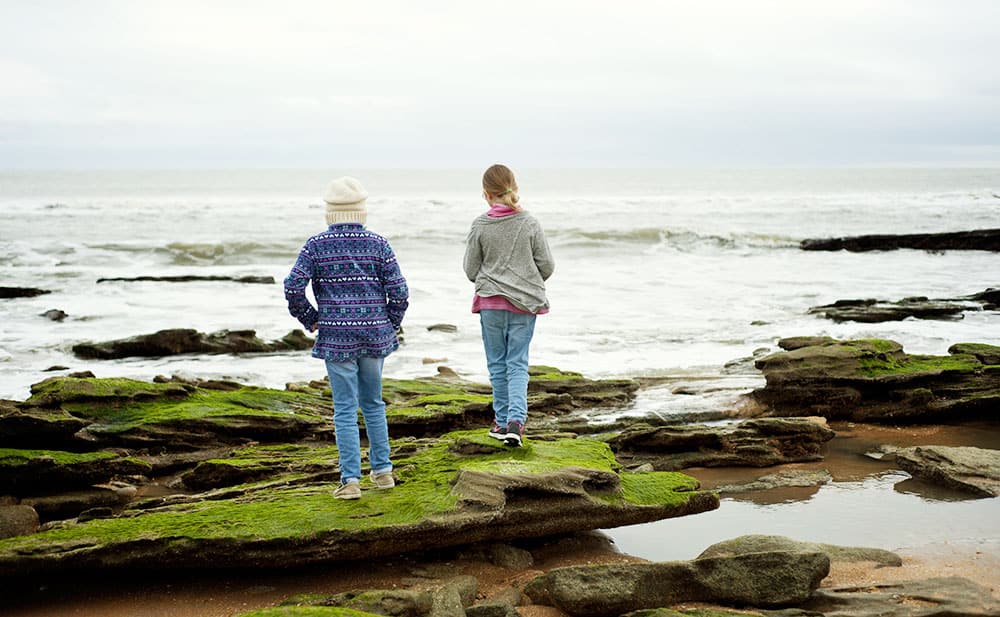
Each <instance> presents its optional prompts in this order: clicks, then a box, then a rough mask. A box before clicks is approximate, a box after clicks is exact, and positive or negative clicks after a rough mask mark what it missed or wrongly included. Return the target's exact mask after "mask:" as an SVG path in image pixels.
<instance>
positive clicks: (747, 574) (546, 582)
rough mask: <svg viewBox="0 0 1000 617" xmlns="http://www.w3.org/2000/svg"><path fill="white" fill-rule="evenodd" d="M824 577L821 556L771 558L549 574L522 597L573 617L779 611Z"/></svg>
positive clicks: (739, 557) (707, 559) (784, 554)
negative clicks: (698, 606) (720, 607)
mask: <svg viewBox="0 0 1000 617" xmlns="http://www.w3.org/2000/svg"><path fill="white" fill-rule="evenodd" d="M829 571H830V558H829V557H827V556H826V555H825V554H823V553H818V552H797V551H773V552H763V553H748V554H744V555H734V556H726V557H705V558H698V559H693V560H691V561H667V562H660V563H642V564H616V565H603V566H570V567H566V568H556V569H554V570H551V571H549V572H548V573H546V574H543V575H542V576H539V577H538V578H536V579H534V580H533V581H531V582H530V583H528V585H527V586H526V587H525V590H524V591H525V593H526V594H527V595H528V596H530V597H531V599H532V601H534V602H535V603H536V604H546V605H549V606H555V607H557V608H559V609H561V610H563V611H565V612H567V613H569V614H570V615H572V616H573V617H612V616H616V615H622V614H624V613H628V612H630V611H637V610H643V609H655V608H664V607H669V606H672V605H674V604H678V603H681V602H709V603H713V604H724V605H731V606H733V605H735V606H757V607H784V606H793V605H796V604H800V603H802V602H805V601H806V600H807V599H808V598H809V596H810V595H811V594H812V592H813V591H814V590H815V589H816V588H817V587H819V583H820V581H821V580H823V578H825V577H826V575H827V574H828V573H829Z"/></svg>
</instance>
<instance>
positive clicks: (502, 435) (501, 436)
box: [489, 431, 507, 441]
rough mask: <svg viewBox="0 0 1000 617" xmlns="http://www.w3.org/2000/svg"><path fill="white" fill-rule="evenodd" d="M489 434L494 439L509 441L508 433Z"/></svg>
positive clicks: (491, 432)
mask: <svg viewBox="0 0 1000 617" xmlns="http://www.w3.org/2000/svg"><path fill="white" fill-rule="evenodd" d="M489 434H490V437H492V438H493V439H499V440H500V441H503V440H504V439H507V433H494V432H493V431H490V433H489Z"/></svg>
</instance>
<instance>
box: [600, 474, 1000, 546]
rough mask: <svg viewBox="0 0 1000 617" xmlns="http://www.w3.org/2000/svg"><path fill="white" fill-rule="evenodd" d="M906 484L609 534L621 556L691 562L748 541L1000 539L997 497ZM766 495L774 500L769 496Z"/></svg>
mask: <svg viewBox="0 0 1000 617" xmlns="http://www.w3.org/2000/svg"><path fill="white" fill-rule="evenodd" d="M904 481H906V482H912V481H911V480H909V476H907V475H906V474H904V473H901V472H891V473H883V474H879V475H876V476H872V477H868V478H865V479H864V480H861V481H858V482H831V483H829V484H826V485H823V486H821V487H818V489H817V490H816V491H815V492H814V493H813V494H805V493H806V492H808V491H806V492H804V493H803V495H804V498H801V499H794V500H789V499H788V498H789V496H791V495H793V494H794V491H796V490H797V489H781V490H779V491H764V492H762V493H761V494H759V495H757V496H756V498H755V499H754V501H744V500H742V499H736V498H730V497H727V498H724V499H723V500H722V505H721V506H720V507H719V509H718V510H714V511H712V512H706V513H704V514H698V515H695V516H687V517H682V518H676V519H667V520H663V521H656V522H653V523H647V524H644V525H633V526H630V527H621V528H618V529H612V530H609V531H608V532H607V533H608V534H609V535H610V536H611V537H612V538H613V539H614V540H615V543H616V544H617V545H618V547H619V549H621V550H622V551H623V552H625V553H628V554H630V555H635V556H637V557H643V558H645V559H650V560H654V561H665V560H673V559H692V558H694V557H696V556H697V555H698V554H699V553H700V552H701V551H703V550H704V549H705V548H707V547H708V546H709V545H711V544H713V543H715V542H719V541H722V540H726V539H729V538H734V537H737V536H741V535H745V534H770V535H782V536H788V537H791V538H795V539H797V540H805V541H811V542H826V543H830V544H842V545H853V546H871V547H877V548H885V549H889V550H898V549H901V548H906V547H913V546H923V545H927V544H933V543H948V542H962V543H965V542H970V543H981V542H987V541H995V539H996V538H998V537H1000V498H992V499H968V496H967V495H966V496H965V497H966V498H965V499H962V500H955V499H953V497H954V495H955V494H954V493H952V492H950V491H949V493H950V494H951V496H950V497H948V498H941V495H944V493H938V492H937V490H935V491H932V492H933V494H934V495H937V496H935V497H931V498H928V497H925V496H924V495H925V494H927V493H926V492H922V493H921V494H915V493H913V492H908V489H901V490H897V489H896V484H898V483H902V482H904ZM914 485H915V483H913V484H910V485H909V486H910V487H912V486H914ZM921 490H922V491H924V490H925V487H921ZM790 491H791V492H790ZM769 492H774V493H775V494H776V495H777V497H776V496H766V495H765V494H764V493H769ZM770 501H773V502H771V503H768V502H770Z"/></svg>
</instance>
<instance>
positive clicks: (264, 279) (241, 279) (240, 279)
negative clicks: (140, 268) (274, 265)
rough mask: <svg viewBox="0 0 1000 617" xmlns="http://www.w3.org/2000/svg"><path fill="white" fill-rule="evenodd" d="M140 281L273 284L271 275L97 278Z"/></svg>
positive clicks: (127, 281)
mask: <svg viewBox="0 0 1000 617" xmlns="http://www.w3.org/2000/svg"><path fill="white" fill-rule="evenodd" d="M141 281H151V282H155V283H192V282H197V281H231V282H234V283H252V284H258V285H273V284H274V277H273V276H198V275H182V276H135V277H114V278H99V279H97V282H98V283H110V282H123V283H135V282H141Z"/></svg>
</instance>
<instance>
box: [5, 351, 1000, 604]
mask: <svg viewBox="0 0 1000 617" xmlns="http://www.w3.org/2000/svg"><path fill="white" fill-rule="evenodd" d="M781 347H782V348H783V349H785V351H783V352H780V353H778V354H772V355H770V356H767V357H764V358H759V359H758V360H757V361H756V364H757V367H758V368H759V369H760V370H761V371H762V372H763V374H764V376H765V378H766V379H767V384H766V386H765V387H764V388H762V389H760V390H758V391H756V392H754V393H753V395H752V397H751V398H752V399H753V400H754V401H755V403H756V404H755V405H753V406H750V407H749V408H750V409H752V410H753V412H754V415H756V416H757V417H752V418H733V419H731V420H728V421H726V422H722V423H715V424H711V425H690V424H688V425H682V426H664V425H663V424H662V423H657V422H655V421H652V420H653V418H650V420H651V421H650V422H649V423H644V422H643V420H642V419H641V418H639V419H636V418H633V419H632V421H631V422H630V423H629V425H628V426H611V427H609V426H604V427H603V429H600V428H595V427H590V429H588V430H585V431H579V432H574V431H571V430H568V428H569V427H572V426H574V423H579V422H580V420H579V419H578V418H579V413H580V412H581V411H586V410H588V409H596V408H600V409H608V408H614V407H616V406H617V407H621V406H624V405H627V404H629V402H630V401H631V400H633V399H634V397H635V395H636V392H637V391H638V390H639V388H640V387H641V383H640V382H637V381H633V380H627V379H626V380H623V379H616V380H590V379H586V378H585V377H583V376H582V375H580V374H578V373H571V372H565V371H560V370H558V369H555V368H552V367H533V369H532V372H531V373H532V374H531V382H530V408H531V415H530V416H529V428H530V429H531V430H530V432H529V440H528V444H527V446H526V447H525V448H521V449H513V450H512V449H508V448H505V447H503V446H502V445H500V444H499V442H496V441H495V440H491V439H489V438H488V437H487V436H486V435H485V431H484V430H483V428H482V427H483V426H486V424H487V423H488V421H489V418H490V415H491V409H490V400H489V387H488V386H487V385H485V384H478V383H473V382H467V381H464V380H461V379H459V378H458V377H457V376H455V375H454V374H450V373H449V372H448V371H442V372H441V373H440V374H439V375H438V376H435V377H432V378H425V379H416V380H391V379H387V380H386V384H385V398H386V401H387V404H388V407H387V416H388V419H389V425H390V432H391V435H392V438H393V440H394V441H393V445H394V457H395V463H396V470H395V475H396V479H397V487H396V488H395V489H392V490H390V491H379V490H376V489H374V488H373V487H371V486H367V485H366V486H365V491H364V496H363V498H362V499H361V500H359V501H358V502H346V503H345V502H337V501H335V500H333V499H332V496H331V494H330V490H331V487H332V485H333V483H334V482H335V481H336V478H337V470H336V449H335V445H334V442H333V434H332V426H331V425H330V422H329V418H328V416H329V388H328V385H327V384H326V383H325V382H324V381H314V382H305V383H292V384H288V386H287V388H286V389H285V390H272V389H266V388H256V387H253V386H247V385H243V384H238V383H234V382H226V381H222V382H220V381H203V380H190V379H180V378H177V377H173V378H166V377H164V378H157V379H156V380H155V381H154V382H139V381H135V380H129V379H115V378H110V379H96V378H93V377H54V378H50V379H48V380H45V381H43V382H41V383H39V384H36V385H35V386H33V387H32V396H31V397H30V398H29V399H28V400H26V401H2V402H0V495H3V496H2V497H0V537H2V538H5V539H0V572H2V573H3V575H4V576H5V578H7V577H19V578H21V577H28V578H30V579H38V578H39V577H51V576H63V575H64V574H65V575H69V574H72V573H76V572H81V571H83V570H90V571H102V572H121V571H124V570H128V571H130V572H133V573H135V572H142V571H148V572H150V573H152V572H154V571H155V572H158V573H162V572H164V571H166V570H175V571H177V572H183V571H187V570H191V569H198V570H201V569H206V568H208V569H221V570H222V571H227V570H230V569H233V568H236V569H240V568H254V569H261V568H265V569H273V568H279V569H281V568H288V567H292V566H307V565H310V564H324V567H328V566H330V564H334V563H337V562H345V563H350V562H355V561H357V560H362V559H376V558H382V559H400V558H405V559H409V558H408V557H405V556H406V555H411V556H412V555H419V554H421V552H426V551H446V552H447V551H459V552H461V553H463V554H468V553H467V552H468V551H473V552H476V551H478V553H477V554H479V555H481V556H480V557H479V559H480V560H483V559H485V560H486V561H490V560H492V561H496V562H501V563H505V564H507V565H511V564H513V567H514V569H518V570H521V571H524V572H532V573H533V574H532V576H531V577H527V576H525V577H524V578H523V579H519V580H518V581H517V584H515V585H512V586H511V587H510V591H509V592H507V591H505V592H504V593H503V594H500V593H496V594H494V593H493V592H492V591H491V592H489V593H484V592H482V591H481V590H479V586H480V585H483V581H481V580H476V579H475V578H473V580H471V581H470V580H468V578H466V579H463V580H458V579H461V576H458V577H457V578H456V577H451V578H448V577H444V578H441V577H438V578H435V581H436V582H435V583H434V584H430V585H428V584H425V583H419V584H418V583H412V582H407V581H403V580H402V579H400V581H399V583H398V587H397V588H396V589H395V590H394V591H393V593H390V594H387V593H384V592H385V590H382V591H378V590H377V588H374V587H368V588H366V589H365V590H363V591H365V593H363V594H361V595H358V593H354V594H347V595H343V594H341V595H340V596H336V597H334V596H331V595H322V594H321V595H320V596H313V597H310V598H305V599H304V598H301V597H297V598H288V599H287V600H286V604H287V605H286V606H283V607H279V608H274V609H264V610H263V611H258V612H255V613H250V614H253V615H255V616H264V615H271V614H275V615H279V614H280V615H299V614H301V615H314V614H315V615H325V614H330V615H334V614H335V615H339V616H341V617H343V616H344V615H355V616H356V615H357V613H354V612H351V611H361V612H367V613H374V614H381V615H392V616H398V615H404V614H405V615H413V616H415V617H418V616H423V615H428V616H434V617H442V616H444V615H449V616H452V615H454V616H456V617H461V616H465V615H469V616H471V617H476V616H479V617H492V616H494V615H496V616H497V617H500V615H513V614H514V612H520V613H521V614H522V615H525V614H527V613H532V610H536V611H537V610H541V607H544V606H548V607H555V608H553V609H551V610H556V611H558V613H555V614H561V615H581V616H582V615H594V616H602V615H621V614H624V613H632V612H634V611H649V610H653V609H656V610H658V611H660V610H667V609H669V610H668V612H667V613H664V614H665V615H667V614H671V613H670V611H672V610H673V609H671V607H675V608H676V607H677V606H682V605H684V604H685V603H690V602H702V603H708V604H710V605H712V606H731V607H741V608H743V609H744V610H745V609H753V610H756V611H760V610H765V611H766V610H770V609H773V608H778V607H785V608H788V607H795V609H796V610H798V611H802V612H800V613H797V614H803V615H804V614H815V613H816V612H819V613H823V614H830V615H834V614H837V615H839V614H858V615H866V614H873V615H874V614H877V610H880V609H878V607H884V606H885V605H886V603H889V602H890V600H888V599H887V598H888V597H889V596H890V595H891V593H890V592H888V591H887V592H886V593H887V594H888V595H887V596H886V598H883V599H881V600H879V599H878V598H879V597H880V596H877V594H874V592H872V593H869V594H868V595H866V596H865V597H863V598H861V597H857V598H856V597H853V596H852V595H851V594H857V592H856V591H851V590H847V589H840V590H835V589H828V590H825V591H817V590H818V589H819V588H820V585H821V582H822V581H823V580H824V579H825V578H826V577H827V575H828V573H829V572H830V569H831V562H836V561H837V560H838V559H843V557H844V555H845V554H846V553H845V551H842V550H840V549H838V548H836V547H831V546H819V545H806V544H802V543H796V542H794V541H792V540H787V539H781V540H776V539H771V540H769V541H771V542H773V543H777V544H772V545H768V546H767V547H766V548H765V547H764V546H763V545H762V544H761V543H760V540H759V539H752V538H751V539H740V541H739V542H737V543H736V545H738V546H739V547H741V548H733V546H734V545H727V546H729V548H727V549H725V550H723V549H721V548H718V547H715V548H713V549H712V550H708V551H706V552H705V553H704V554H703V555H701V556H699V557H697V558H695V559H693V560H689V561H685V562H659V563H637V562H638V561H641V560H635V559H630V558H627V556H622V557H620V558H619V557H615V558H613V559H607V560H606V561H610V562H612V565H608V566H600V565H587V564H579V563H577V564H573V563H568V564H565V565H566V566H567V567H566V568H563V569H548V570H546V571H537V570H532V566H531V563H532V562H533V560H534V557H533V556H532V555H531V551H530V550H528V551H526V550H525V549H524V548H520V547H523V546H528V544H525V543H529V544H530V542H536V543H542V544H544V543H545V542H547V541H549V540H547V539H552V538H556V537H563V536H565V534H574V533H577V534H578V533H582V532H587V531H588V530H593V529H601V528H611V527H615V526H620V525H632V524H636V523H639V522H646V521H654V520H661V519H664V518H670V517H678V516H691V515H697V514H698V513H701V512H706V511H710V510H712V509H715V508H718V507H719V503H720V502H719V494H720V493H721V494H726V493H731V492H746V491H755V490H770V489H771V488H773V487H775V486H781V485H791V486H795V485H799V486H801V485H809V484H810V483H812V484H816V483H820V484H822V483H823V482H826V481H828V478H829V474H827V475H826V476H823V475H822V474H813V475H809V474H801V473H795V470H794V469H791V468H787V466H788V465H789V464H790V463H795V464H801V463H808V462H816V461H821V460H822V459H823V457H824V453H825V452H826V447H827V446H826V444H828V443H829V442H830V440H831V439H834V437H835V430H833V429H831V427H830V426H829V425H827V423H826V421H825V420H824V418H829V419H840V420H844V419H848V420H852V421H859V420H861V421H865V422H878V423H886V424H898V423H900V422H920V423H928V422H931V423H961V422H965V421H969V420H975V421H980V422H981V421H987V422H990V421H992V422H995V421H996V418H995V417H994V416H993V415H992V414H991V413H990V410H991V409H995V408H996V407H995V405H996V402H997V401H998V400H1000V373H998V368H1000V367H998V366H997V365H996V362H997V360H996V358H997V357H998V352H1000V348H997V347H992V346H989V345H983V344H961V345H956V346H954V347H953V351H952V352H951V355H949V356H943V357H933V356H931V357H929V356H910V355H908V354H905V353H903V351H902V348H901V347H899V346H898V345H897V344H895V343H893V342H891V341H879V340H870V341H835V340H832V339H819V338H799V339H785V340H783V341H781ZM917 390H923V391H926V393H924V392H920V393H916V391H917ZM901 445H906V444H901ZM885 446H886V447H885V448H884V449H883V455H884V456H886V457H895V459H893V460H896V461H897V462H898V465H899V466H900V467H902V468H907V469H910V470H912V471H911V472H912V473H913V474H914V475H919V476H921V477H924V478H926V479H928V480H930V481H932V482H939V483H941V484H943V485H946V486H950V487H953V488H957V489H959V490H965V491H968V492H969V493H970V495H978V496H988V495H997V494H998V490H1000V471H998V469H1000V460H998V458H997V456H996V455H997V451H996V450H987V449H983V448H972V447H963V448H954V447H949V446H948V445H947V444H942V445H937V444H932V443H928V444H926V445H923V446H919V447H898V446H894V444H892V443H887V444H885ZM918 460H919V462H917V461H918ZM908 465H909V467H907V466H908ZM713 466H716V467H718V466H721V467H725V468H741V467H742V468H772V469H774V468H777V469H776V470H772V471H762V472H761V473H760V474H759V475H758V476H757V479H756V480H755V482H757V484H754V483H753V482H751V483H744V484H742V485H730V486H719V487H717V488H716V489H714V490H703V489H700V488H699V483H698V481H697V480H695V479H694V478H693V477H691V476H690V475H687V474H685V473H683V472H684V471H685V470H689V469H695V468H699V469H704V468H711V467H713ZM532 538H535V539H536V540H531V539H532ZM503 547H509V548H503ZM605 552H608V553H611V554H613V551H605ZM884 553H885V552H884V551H883V552H882V553H878V552H877V551H869V552H866V553H864V554H865V555H867V556H868V557H869V558H871V557H872V555H878V557H877V559H874V560H875V561H877V560H880V559H884V560H888V561H891V562H893V563H891V564H888V563H887V564H886V565H890V566H893V567H895V566H896V565H897V564H896V560H895V559H894V558H893V557H891V556H889V555H886V554H884ZM870 560H872V559H870ZM601 568H604V569H601ZM404 583H406V584H404ZM409 583H412V584H409ZM421 585H423V587H421ZM906 585H909V586H906ZM906 585H904V586H903V587H900V588H899V589H903V591H902V592H899V591H898V590H897V592H895V593H896V594H897V595H898V594H899V593H905V594H915V595H920V594H922V595H921V597H933V598H935V600H934V602H935V603H936V605H937V606H942V607H948V610H954V611H957V612H955V613H950V614H969V615H979V614H983V615H986V614H997V613H996V612H991V611H996V610H998V609H997V608H996V603H995V599H991V598H992V596H991V593H994V592H995V589H994V590H993V591H991V590H990V589H989V588H983V587H981V586H976V585H975V584H973V583H969V582H967V581H959V582H943V583H934V585H932V586H930V587H928V583H927V582H926V581H919V582H914V583H912V584H910V583H907V584H906ZM432 587H433V589H431V588H432ZM404 588H405V589H404ZM360 591H362V590H359V593H360ZM403 591H406V593H403ZM421 594H424V595H421ZM935 594H936V595H935ZM362 597H363V598H364V600H363V601H359V600H358V598H362ZM970 602H971V604H970ZM977 602H978V604H977ZM845 603H849V604H850V605H851V606H854V607H856V608H855V609H851V610H852V611H855V612H851V613H842V612H837V611H838V610H841V609H840V608H837V607H840V606H843V605H844V604H845ZM404 606H405V607H407V608H405V610H404V609H403V608H401V607H404ZM865 607H867V608H865ZM713 610H716V609H713ZM345 611H347V612H345ZM401 611H402V612H401ZM866 611H867V612H866ZM983 611H985V612H983ZM533 614H537V615H541V613H533ZM644 614H645V613H644ZM761 614H763V613H761ZM898 614H913V615H922V614H928V615H930V614H934V613H920V612H904V613H898Z"/></svg>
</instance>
